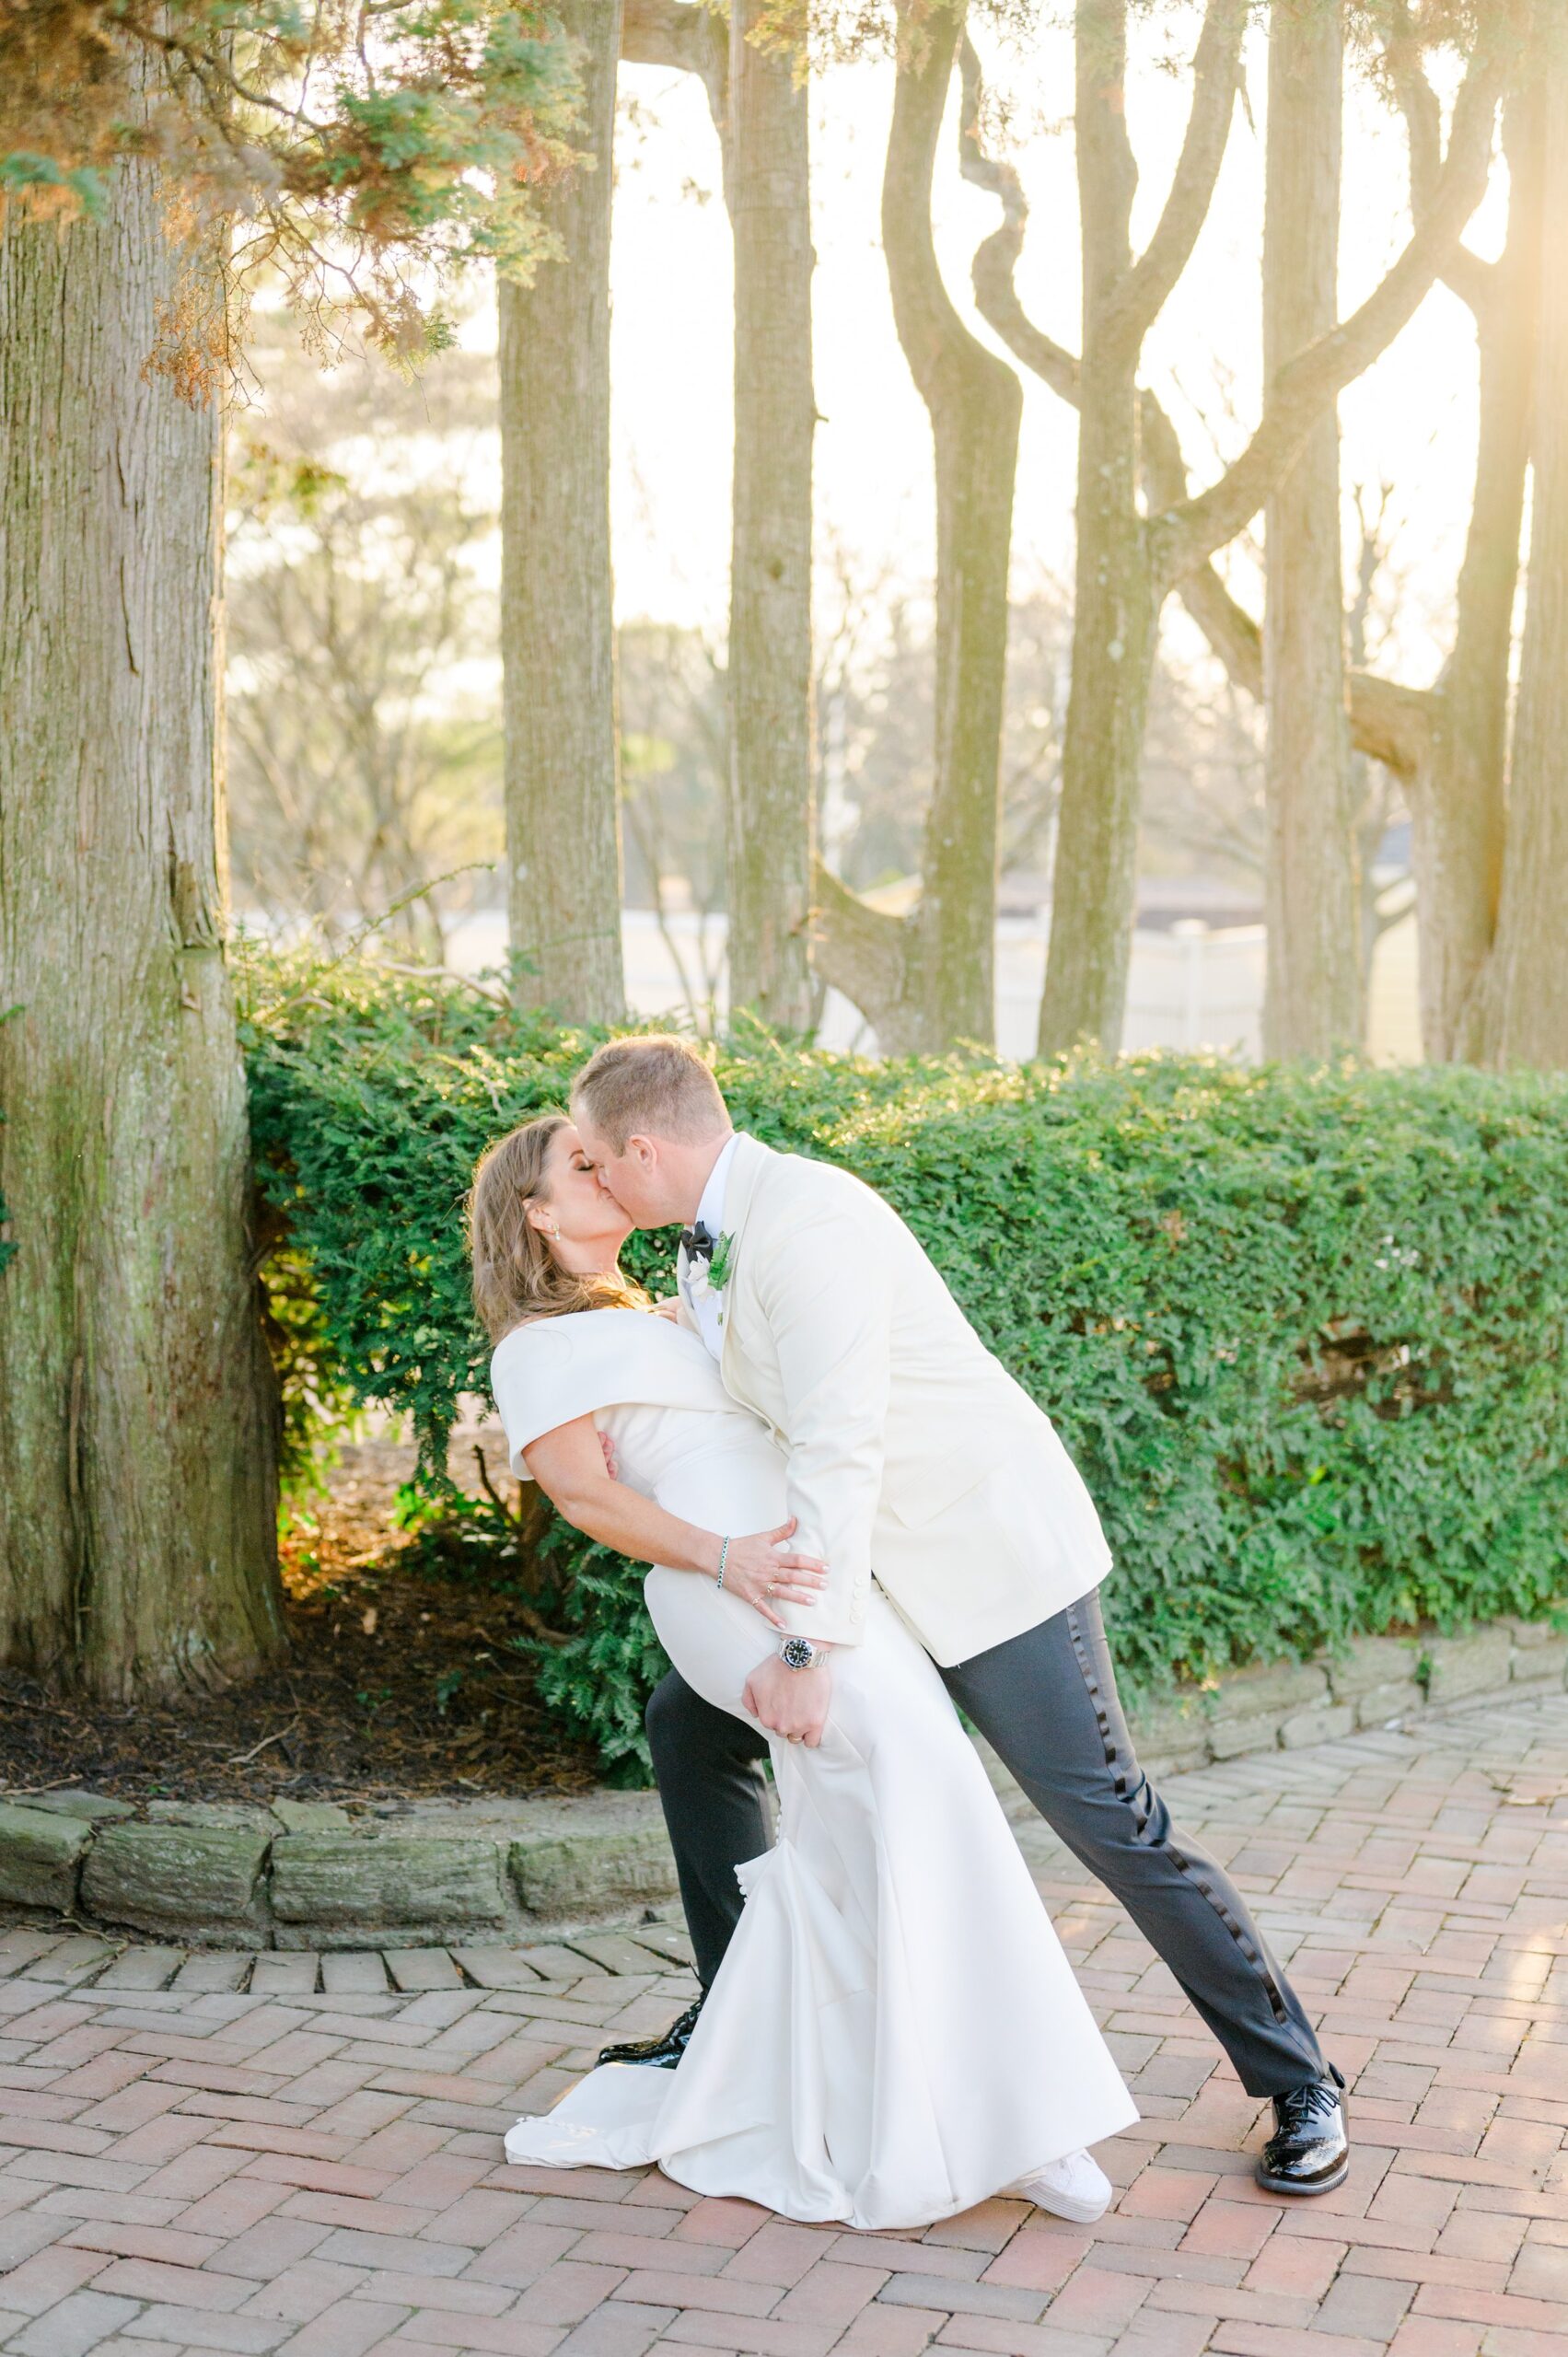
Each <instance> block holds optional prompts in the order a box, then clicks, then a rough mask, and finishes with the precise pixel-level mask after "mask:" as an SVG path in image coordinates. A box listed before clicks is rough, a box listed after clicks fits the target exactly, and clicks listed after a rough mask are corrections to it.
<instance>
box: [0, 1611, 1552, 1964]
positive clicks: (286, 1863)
mask: <svg viewBox="0 0 1568 2357" xmlns="http://www.w3.org/2000/svg"><path fill="white" fill-rule="evenodd" d="M1565 1686H1568V1634H1564V1633H1562V1631H1559V1630H1557V1629H1556V1628H1554V1627H1553V1626H1552V1624H1551V1622H1549V1621H1544V1620H1536V1621H1523V1620H1499V1621H1493V1622H1490V1623H1487V1624H1485V1625H1483V1626H1482V1627H1481V1628H1478V1629H1475V1630H1472V1631H1470V1632H1469V1634H1468V1635H1466V1636H1461V1637H1438V1636H1417V1637H1358V1638H1355V1639H1353V1640H1352V1642H1351V1643H1350V1644H1349V1646H1348V1647H1347V1649H1346V1650H1345V1652H1344V1653H1343V1654H1342V1655H1338V1656H1336V1657H1333V1658H1330V1657H1329V1656H1327V1655H1324V1656H1321V1657H1320V1658H1319V1659H1318V1660H1317V1661H1312V1662H1275V1663H1269V1664H1264V1665H1260V1666H1256V1667H1254V1668H1249V1669H1239V1670H1234V1671H1232V1672H1231V1673H1230V1674H1229V1675H1228V1676H1227V1677H1225V1678H1220V1679H1218V1680H1216V1681H1215V1683H1214V1685H1213V1686H1209V1687H1203V1688H1194V1689H1191V1690H1189V1691H1187V1692H1183V1693H1179V1694H1178V1695H1177V1696H1175V1697H1174V1698H1172V1699H1170V1700H1167V1701H1162V1702H1156V1703H1155V1704H1153V1705H1152V1706H1150V1707H1149V1708H1147V1709H1145V1710H1143V1711H1141V1712H1136V1713H1133V1715H1132V1728H1133V1733H1134V1735H1135V1736H1136V1738H1137V1743H1138V1751H1139V1757H1140V1759H1141V1760H1142V1762H1143V1764H1144V1767H1146V1768H1148V1769H1149V1770H1150V1771H1152V1772H1154V1773H1155V1774H1156V1775H1171V1774H1180V1773H1182V1772H1184V1771H1187V1770H1190V1769H1194V1768H1203V1767H1208V1766H1210V1765H1213V1764H1214V1763H1215V1762H1219V1761H1223V1760H1229V1759H1240V1758H1242V1757H1243V1756H1245V1755H1247V1754H1249V1753H1256V1752H1260V1751H1273V1750H1285V1751H1290V1750H1295V1749H1296V1748H1297V1747H1300V1746H1301V1745H1303V1744H1309V1743H1325V1742H1329V1741H1330V1740H1331V1739H1332V1738H1333V1737H1335V1736H1344V1735H1350V1734H1352V1733H1353V1732H1355V1731H1356V1730H1358V1729H1361V1728H1367V1727H1377V1726H1388V1725H1389V1724H1409V1722H1411V1720H1415V1719H1419V1718H1421V1717H1422V1716H1423V1715H1424V1714H1425V1713H1428V1712H1429V1711H1441V1710H1443V1709H1445V1708H1447V1707H1451V1706H1453V1705H1454V1704H1456V1703H1462V1702H1469V1701H1480V1700H1481V1699H1483V1698H1484V1697H1486V1696H1489V1695H1496V1696H1500V1697H1501V1696H1504V1695H1525V1694H1537V1693H1547V1692H1557V1691H1561V1690H1562V1689H1563V1688H1564V1687H1565ZM982 1751H984V1753H985V1757H986V1759H987V1765H988V1768H989V1771H990V1773H991V1775H992V1779H993V1782H994V1783H995V1784H996V1785H997V1787H998V1789H999V1791H1000V1792H1001V1794H1002V1796H1003V1800H1004V1803H1005V1805H1006V1806H1007V1807H1008V1811H1009V1815H1014V1816H1016V1815H1019V1814H1021V1813H1027V1811H1028V1803H1027V1802H1026V1801H1025V1800H1024V1798H1023V1795H1022V1794H1019V1793H1017V1792H1016V1789H1010V1788H1011V1782H1012V1780H1011V1779H1010V1778H1009V1777H1008V1776H1007V1774H1006V1771H1005V1770H1004V1769H1003V1768H1002V1767H1001V1764H1000V1762H999V1761H997V1760H996V1759H995V1757H994V1754H992V1753H990V1752H989V1751H988V1750H986V1748H985V1747H982ZM676 1896H677V1889H676V1880H675V1867H674V1862H673V1860H672V1859H671V1856H670V1852H669V1845H668V1840H666V1838H665V1831H664V1821H663V1818H662V1816H661V1814H660V1811H659V1805H658V1801H657V1798H656V1795H655V1794H652V1793H616V1792H608V1791H599V1792H594V1793H587V1794H581V1795H579V1796H576V1797H570V1798H549V1799H537V1800H526V1799H525V1800H517V1801H505V1800H496V1799H493V1798H485V1799H481V1800H473V1801H428V1802H394V1803H372V1804H352V1805H349V1806H343V1807H340V1806H338V1805H335V1804H330V1803H326V1802H320V1801H287V1800H279V1801H276V1802H274V1803H273V1805H272V1807H271V1808H262V1807H261V1806H250V1805H242V1804H238V1803H227V1802H192V1803H181V1802H178V1801H149V1802H147V1803H146V1804H145V1806H143V1807H141V1808H140V1809H137V1808H134V1807H133V1806H132V1805H130V1804H129V1803H128V1802H125V1801H116V1800H110V1799H108V1798H107V1797H106V1796H104V1795H102V1794H95V1793H88V1792H53V1793H14V1792H13V1793H7V1792H0V1917H4V1918H5V1919H6V1920H10V1921H17V1920H20V1921H23V1922H29V1921H33V1922H36V1921H40V1920H42V1919H52V1920H58V1919H59V1918H60V1917H62V1916H64V1917H67V1918H69V1919H70V1920H72V1921H74V1922H78V1923H81V1924H84V1925H87V1926H90V1927H93V1928H95V1929H98V1928H101V1929H103V1930H106V1931H115V1932H120V1931H124V1932H140V1933H148V1934H151V1935H153V1936H155V1937H159V1938H168V1937H169V1936H171V1935H172V1936H178V1937H179V1938H180V1939H181V1940H183V1941H185V1942H186V1943H188V1944H189V1945H199V1946H203V1947H212V1948H251V1949H264V1948H283V1949H299V1950H307V1949H308V1950H317V1951H321V1950H335V1949H344V1948H348V1949H363V1948H379V1949H389V1948H390V1949H398V1948H424V1947H432V1946H443V1945H447V1943H448V1941H449V1940H450V1939H451V1938H452V1937H454V1936H457V1937H459V1938H460V1939H461V1940H464V1941H467V1942H470V1943H473V1942H476V1941H478V1942H481V1943H483V1942H484V1941H490V1942H492V1943H494V1944H496V1945H501V1946H507V1947H514V1948H523V1949H529V1948H534V1947H542V1946H547V1945H550V1944H551V1943H552V1942H556V1941H559V1940H561V1939H563V1938H564V1937H567V1936H570V1935H572V1934H574V1933H580V1932H584V1931H589V1930H591V1929H592V1928H593V1927H594V1926H595V1925H606V1924H611V1923H614V1922H628V1921H633V1920H635V1919H636V1918H637V1917H638V1916H639V1915H644V1914H645V1913H647V1912H648V1911H650V1910H655V1909H657V1908H661V1907H666V1906H668V1904H669V1902H670V1901H671V1900H672V1899H673V1898H675V1897H676Z"/></svg>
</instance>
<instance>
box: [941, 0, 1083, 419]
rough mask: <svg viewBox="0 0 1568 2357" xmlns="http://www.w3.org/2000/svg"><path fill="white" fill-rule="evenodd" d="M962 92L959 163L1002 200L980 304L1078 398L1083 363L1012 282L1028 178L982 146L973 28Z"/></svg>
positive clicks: (1062, 389) (980, 268)
mask: <svg viewBox="0 0 1568 2357" xmlns="http://www.w3.org/2000/svg"><path fill="white" fill-rule="evenodd" d="M958 72H959V75H960V80H961V96H960V100H959V115H958V163H959V167H960V168H961V170H962V172H963V175H964V178H965V180H972V181H973V182H974V185H975V186H976V187H977V188H982V189H985V190H986V191H987V192H989V193H990V194H991V195H992V196H994V197H998V198H1000V200H1001V203H1002V226H1001V227H1000V228H999V229H993V231H992V234H991V236H990V237H989V238H986V240H985V243H984V244H983V245H982V246H981V248H980V249H979V250H978V251H977V253H976V255H975V258H974V261H973V264H972V266H971V270H970V276H971V279H972V281H973V284H974V299H975V305H976V308H978V310H979V312H980V316H981V319H984V321H985V322H986V324H987V326H988V327H991V328H993V329H994V330H995V331H996V333H997V334H998V335H999V336H1000V337H1001V339H1002V341H1003V343H1005V345H1006V347H1007V349H1008V351H1009V352H1010V353H1012V354H1013V356H1014V357H1015V359H1017V360H1021V361H1022V362H1023V364H1024V366H1025V367H1026V368H1030V369H1032V370H1033V371H1034V373H1035V375H1036V376H1037V377H1043V378H1044V379H1045V382H1046V383H1047V384H1048V385H1049V386H1050V387H1051V390H1052V391H1053V392H1057V393H1060V394H1061V396H1062V398H1063V401H1070V402H1072V404H1073V406H1074V408H1076V406H1077V402H1078V363H1077V361H1076V360H1075V359H1074V356H1073V354H1071V353H1070V352H1068V351H1066V350H1064V349H1063V346H1062V345H1061V344H1059V343H1052V342H1051V338H1050V337H1049V336H1048V335H1042V334H1041V333H1040V330H1039V328H1037V327H1036V326H1035V324H1034V322H1033V320H1032V319H1029V318H1028V315H1027V313H1026V312H1025V309H1024V307H1023V305H1022V304H1021V303H1020V302H1019V300H1018V296H1017V290H1016V287H1015V286H1014V284H1013V273H1014V271H1015V270H1016V268H1017V264H1018V257H1019V255H1020V254H1021V253H1022V251H1023V250H1024V230H1025V227H1026V226H1027V225H1028V217H1029V208H1028V203H1027V201H1026V199H1025V196H1024V191H1023V183H1022V181H1021V180H1019V178H1018V175H1017V173H1016V170H1015V169H1014V168H1013V166H1012V165H1011V164H1008V163H1005V162H1003V161H1002V160H1001V159H1000V158H999V157H990V156H987V155H986V153H985V151H984V149H983V148H982V147H981V122H980V112H981V98H982V94H983V87H984V86H983V84H982V81H981V67H980V59H979V57H978V56H977V55H976V53H975V47H974V43H973V42H972V41H970V37H969V35H968V33H966V34H965V35H964V39H963V46H962V48H961V49H960V50H959V52H958Z"/></svg>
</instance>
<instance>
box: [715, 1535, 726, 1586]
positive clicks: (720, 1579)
mask: <svg viewBox="0 0 1568 2357" xmlns="http://www.w3.org/2000/svg"><path fill="white" fill-rule="evenodd" d="M728 1560H729V1541H728V1539H727V1538H726V1539H723V1540H721V1542H720V1545H719V1570H718V1578H717V1579H716V1580H715V1581H714V1585H715V1587H723V1585H724V1567H725V1564H726V1562H727V1561H728Z"/></svg>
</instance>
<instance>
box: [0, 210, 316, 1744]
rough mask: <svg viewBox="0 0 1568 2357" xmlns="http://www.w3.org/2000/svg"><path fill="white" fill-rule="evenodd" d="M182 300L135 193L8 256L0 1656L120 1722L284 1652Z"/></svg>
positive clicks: (215, 547) (215, 462) (0, 841)
mask: <svg viewBox="0 0 1568 2357" xmlns="http://www.w3.org/2000/svg"><path fill="white" fill-rule="evenodd" d="M193 288H194V289H197V290H198V291H199V293H200V294H201V296H203V297H204V298H205V299H206V300H208V301H210V302H211V303H213V304H214V305H216V304H217V303H219V302H220V301H221V295H220V293H219V291H218V288H217V284H216V278H215V273H213V272H211V271H210V270H207V269H204V267H203V257H200V256H192V254H191V253H189V252H188V251H186V250H183V249H181V248H180V246H179V245H178V244H177V243H176V242H174V240H173V239H172V238H171V237H170V235H169V234H168V230H167V228H166V225H165V222H164V219H163V215H162V210H161V207H160V204H159V201H158V190H157V183H156V180H155V175H154V170H153V168H152V167H151V166H149V165H145V164H139V165H125V166H122V167H121V168H120V169H119V170H118V171H117V172H116V173H115V175H114V177H113V180H112V181H111V183H110V210H109V214H108V215H107V217H106V218H105V219H104V220H103V221H102V222H96V223H95V222H90V221H83V222H80V223H78V224H77V225H75V226H73V227H71V228H69V229H68V230H65V231H64V232H62V231H61V230H60V229H59V228H58V227H57V226H54V225H46V226H26V225H24V224H23V223H22V222H21V221H20V220H19V219H18V217H17V215H16V213H15V212H12V213H11V214H10V215H9V217H8V218H7V221H6V225H5V226H4V228H3V229H0V436H3V438H0V1011H4V1010H7V1009H8V1010H10V1013H9V1018H8V1019H7V1020H5V1021H0V1109H3V1116H4V1118H3V1120H0V1197H3V1199H4V1201H5V1203H6V1208H7V1213H8V1217H9V1221H10V1223H11V1227H12V1233H13V1237H14V1241H15V1245H16V1253H15V1257H14V1258H13V1259H12V1260H11V1261H10V1262H9V1264H8V1266H7V1267H6V1270H5V1271H4V1273H3V1274H0V1395H3V1396H4V1399H5V1403H6V1405H5V1413H4V1415H3V1416H0V1658H4V1659H5V1660H6V1661H7V1662H9V1663H11V1664H13V1665H16V1666H21V1667H25V1668H28V1669H31V1670H36V1671H39V1672H41V1673H45V1674H47V1675H50V1676H52V1677H54V1678H59V1679H61V1680H62V1681H65V1682H70V1683H74V1684H76V1685H78V1686H81V1687H84V1688H86V1689H87V1690H89V1691H91V1692H93V1693H95V1694H99V1695H102V1696H105V1697H111V1698H114V1699H117V1700H120V1699H124V1698H127V1697H129V1696H131V1695H133V1694H134V1693H137V1692H150V1691H158V1690H164V1689H172V1688H175V1687H178V1686H180V1684H182V1683H192V1684H206V1683H209V1682H214V1681H217V1680H221V1679H223V1678H226V1677H227V1676H229V1675H232V1674H235V1673H239V1672H244V1671H247V1670H250V1669H252V1668H254V1667H255V1666H258V1664H260V1663H261V1661H262V1660H263V1659H265V1658H266V1657H267V1656H268V1655H271V1654H273V1652H274V1651H275V1650H276V1649H277V1648H278V1647H279V1645H280V1644H281V1643H282V1629H281V1623H280V1618H279V1611H278V1589H277V1565H276V1551H275V1528H276V1525H275V1514H276V1494H277V1481H276V1425H275V1414H276V1409H275V1395H274V1394H273V1389H272V1383H271V1376H270V1372H269V1370H268V1368H267V1365H266V1353H265V1348H264V1345H263V1342H262V1339H261V1327H260V1322H259V1318H258V1314H257V1300H256V1287H255V1280H254V1273H253V1271H252V1268H251V1265H250V1251H251V1247H250V1236H249V1233H248V1225H247V1213H248V1194H249V1183H250V1156H249V1144H248V1136H247V1124H246V1106H245V1084H244V1075H243V1072H242V1070H241V1066H240V1060H239V1053H238V1044H237V1041H236V1038H235V1024H234V1007H233V1003H232V999H231V996H230V991H229V981H228V974H227V970H226V965H225V958H224V937H225V927H226V910H225V905H224V888H223V883H222V874H223V846H222V841H221V820H220V815H219V813H220V793H221V782H220V774H219V759H218V744H219V736H218V680H219V659H218V658H219V629H218V622H219V616H220V603H219V601H220V595H221V591H220V559H219V538H218V534H219V525H220V518H221V505H220V495H221V490H222V476H221V466H222V459H221V447H222V445H221V438H220V431H219V417H218V411H217V405H216V403H215V402H214V403H211V404H208V405H205V406H195V407H192V406H188V405H187V404H186V403H185V402H183V401H181V400H180V398H179V397H178V396H177V394H176V392H175V390H174V389H173V387H172V385H171V383H170V381H169V379H168V377H166V376H160V375H154V374H152V373H150V372H149V371H148V370H147V369H146V367H145V363H146V362H147V360H148V358H149V355H150V354H152V352H153V349H154V345H155V343H156V342H157V339H158V336H159V333H160V328H161V326H162V323H163V319H164V318H165V317H166V316H167V315H168V312H170V311H172V310H173V309H175V308H179V307H180V305H181V303H182V301H183V299H185V298H187V297H188V296H190V294H191V292H192V289H193Z"/></svg>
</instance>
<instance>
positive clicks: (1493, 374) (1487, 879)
mask: <svg viewBox="0 0 1568 2357" xmlns="http://www.w3.org/2000/svg"><path fill="white" fill-rule="evenodd" d="M1541 132H1542V122H1541V106H1540V93H1539V90H1532V91H1527V92H1522V93H1520V95H1519V97H1518V98H1517V99H1514V100H1512V101H1511V102H1510V104H1509V107H1508V109H1507V111H1506V114H1505V117H1504V145H1505V147H1506V151H1507V156H1508V164H1509V173H1510V180H1511V187H1510V194H1509V208H1508V238H1507V244H1506V246H1505V248H1504V252H1503V255H1502V257H1501V259H1500V260H1499V261H1498V262H1497V263H1496V264H1494V265H1493V266H1492V267H1491V269H1490V270H1489V271H1488V272H1487V273H1486V275H1485V277H1484V278H1482V279H1481V280H1480V281H1479V282H1478V283H1477V284H1476V285H1475V287H1474V289H1473V291H1471V290H1470V289H1469V287H1468V286H1463V285H1462V286H1461V291H1464V292H1467V293H1469V296H1470V299H1471V300H1472V302H1474V304H1475V306H1476V328H1477V345H1478V353H1479V359H1480V419H1479V430H1478V434H1477V438H1476V471H1475V491H1474V494H1473V497H1472V500H1471V505H1470V520H1469V530H1468V532H1467V534H1466V539H1465V554H1464V561H1463V563H1462V564H1461V566H1460V569H1459V578H1458V598H1457V603H1456V610H1455V620H1454V643H1453V648H1452V651H1451V653H1450V655H1449V658H1448V661H1447V663H1446V665H1445V667H1444V670H1443V676H1442V678H1441V679H1440V680H1439V681H1438V684H1437V689H1436V691H1435V694H1434V698H1433V704H1432V725H1431V728H1430V730H1429V732H1428V748H1427V758H1426V760H1425V761H1423V763H1422V766H1421V768H1420V771H1419V772H1418V775H1417V779H1416V784H1415V787H1414V790H1413V791H1412V793H1411V797H1410V801H1411V820H1412V825H1411V852H1412V858H1413V863H1414V867H1415V877H1416V918H1417V924H1418V928H1419V958H1420V989H1421V1030H1422V1045H1423V1051H1424V1052H1425V1053H1426V1054H1427V1055H1428V1056H1429V1057H1431V1058H1432V1059H1433V1061H1434V1062H1447V1061H1449V1060H1450V1059H1452V1058H1455V1057H1458V1056H1460V1055H1463V1054H1466V1053H1468V1052H1469V1049H1470V1047H1471V1046H1472V1045H1473V1044H1475V1043H1476V1042H1477V1039H1478V1035H1477V1033H1476V1030H1475V1027H1476V1026H1477V1025H1479V1024H1480V1023H1481V1022H1482V1021H1483V1020H1484V996H1485V993H1484V977H1485V974H1486V969H1487V960H1488V957H1489V954H1490V951H1491V947H1492V943H1493V936H1494V935H1495V932H1496V926H1497V915H1498V900H1499V896H1500V893H1501V890H1502V878H1503V845H1504V830H1505V826H1506V807H1507V795H1506V790H1505V780H1506V774H1507V761H1508V702H1509V693H1510V673H1511V668H1512V656H1513V634H1514V603H1515V598H1516V594H1517V590H1518V583H1519V557H1520V534H1521V530H1522V527H1523V521H1524V511H1525V480H1526V475H1527V470H1528V466H1529V455H1530V420H1531V411H1532V407H1533V399H1534V383H1535V362H1536V352H1535V343H1536V335H1537V330H1538V311H1539V301H1538V297H1539V287H1540V268H1541V229H1542V222H1541V168H1542V155H1541Z"/></svg>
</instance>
